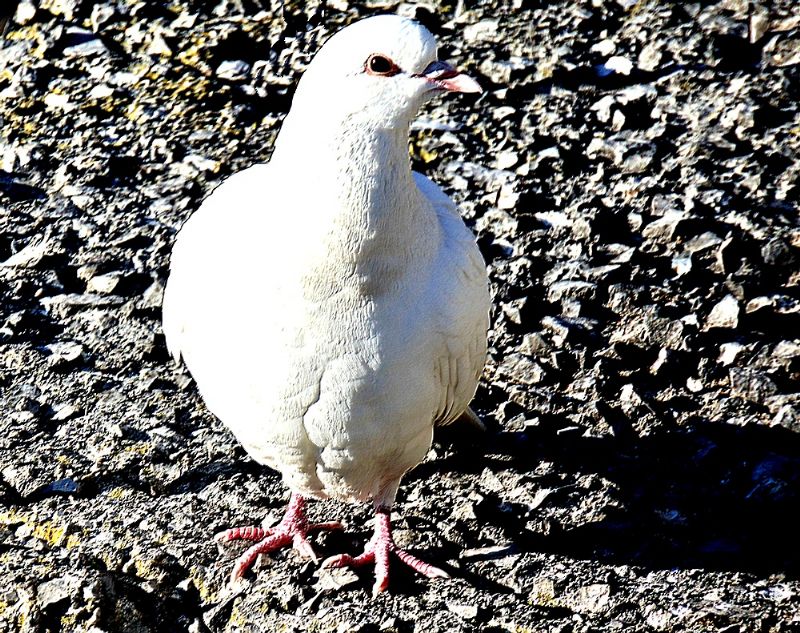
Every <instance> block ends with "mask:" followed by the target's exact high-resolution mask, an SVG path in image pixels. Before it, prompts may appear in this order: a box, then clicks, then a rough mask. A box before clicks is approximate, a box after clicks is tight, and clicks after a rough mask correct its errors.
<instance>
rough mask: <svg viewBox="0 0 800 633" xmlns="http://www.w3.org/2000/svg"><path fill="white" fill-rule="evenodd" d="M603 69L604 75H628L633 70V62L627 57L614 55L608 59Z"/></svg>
mask: <svg viewBox="0 0 800 633" xmlns="http://www.w3.org/2000/svg"><path fill="white" fill-rule="evenodd" d="M603 68H604V69H605V70H606V71H607V72H606V73H605V74H610V73H612V72H613V73H617V74H619V75H626V76H627V75H630V74H631V71H632V70H633V62H632V61H631V60H629V59H628V58H627V57H623V56H622V55H614V56H613V57H609V58H608V60H607V61H606V63H605V64H603Z"/></svg>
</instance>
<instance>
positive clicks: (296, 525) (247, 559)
mask: <svg viewBox="0 0 800 633" xmlns="http://www.w3.org/2000/svg"><path fill="white" fill-rule="evenodd" d="M343 527H344V526H343V525H342V524H341V523H339V522H338V521H330V522H328V523H309V522H308V519H307V518H306V501H305V499H303V497H301V496H300V495H298V494H296V493H294V492H293V493H292V498H291V499H290V500H289V505H288V506H287V507H286V513H285V514H284V515H283V519H282V520H281V522H280V523H278V525H276V526H274V527H271V528H262V527H256V526H252V525H251V526H247V527H237V528H231V529H230V530H225V531H224V532H220V533H219V534H217V535H215V536H214V540H215V541H217V542H218V543H227V542H228V541H235V540H240V539H243V540H246V541H258V543H256V544H255V545H253V546H252V547H249V548H248V549H247V550H246V551H245V552H244V554H242V555H241V556H240V557H239V558H238V560H237V561H236V564H235V565H234V566H233V571H232V572H231V584H233V583H235V582H236V581H237V580H238V579H239V578H241V577H242V576H244V573H245V572H246V571H247V569H248V568H249V567H250V566H251V565H252V564H253V563H254V562H255V560H256V558H258V556H259V554H266V553H267V552H273V551H275V550H276V549H279V548H281V547H285V546H286V545H289V544H290V543H291V544H292V546H293V547H294V549H296V550H297V551H298V552H299V553H300V555H301V556H302V557H303V558H310V559H311V560H313V561H314V562H315V563H316V562H317V561H318V559H317V555H316V554H315V553H314V549H313V548H312V547H311V543H309V542H308V539H307V538H306V537H307V536H308V533H309V532H310V531H311V530H341V529H342V528H343Z"/></svg>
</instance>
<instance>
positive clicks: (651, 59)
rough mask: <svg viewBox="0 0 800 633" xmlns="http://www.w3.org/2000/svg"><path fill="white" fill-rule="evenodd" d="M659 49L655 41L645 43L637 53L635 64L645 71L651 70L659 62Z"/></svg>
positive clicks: (656, 66)
mask: <svg viewBox="0 0 800 633" xmlns="http://www.w3.org/2000/svg"><path fill="white" fill-rule="evenodd" d="M661 57H662V54H661V49H660V48H659V45H658V44H657V43H655V42H651V43H650V44H647V45H646V46H645V47H644V48H643V49H642V50H641V52H640V53H639V58H638V59H637V61H636V65H637V66H638V67H639V68H641V69H642V70H643V71H645V72H653V71H654V70H656V69H657V68H658V67H659V65H660V63H661Z"/></svg>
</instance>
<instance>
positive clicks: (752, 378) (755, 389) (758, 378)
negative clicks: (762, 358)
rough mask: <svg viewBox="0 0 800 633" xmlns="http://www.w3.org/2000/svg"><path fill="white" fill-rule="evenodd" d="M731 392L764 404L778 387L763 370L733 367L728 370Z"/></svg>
mask: <svg viewBox="0 0 800 633" xmlns="http://www.w3.org/2000/svg"><path fill="white" fill-rule="evenodd" d="M728 377H729V379H730V383H731V393H732V394H733V395H734V396H738V397H740V398H744V399H745V400H750V401H751V402H755V403H756V404H764V403H765V402H766V400H767V398H769V397H770V396H772V395H773V394H775V392H776V391H777V390H778V388H777V387H776V386H775V383H774V382H772V379H771V378H770V377H769V376H768V375H767V374H765V373H764V372H762V371H758V370H755V369H745V368H740V367H731V368H730V369H729V370H728Z"/></svg>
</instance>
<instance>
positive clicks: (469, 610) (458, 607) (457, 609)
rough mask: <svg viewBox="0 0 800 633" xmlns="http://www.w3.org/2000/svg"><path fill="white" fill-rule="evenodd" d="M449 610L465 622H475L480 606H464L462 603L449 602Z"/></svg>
mask: <svg viewBox="0 0 800 633" xmlns="http://www.w3.org/2000/svg"><path fill="white" fill-rule="evenodd" d="M447 609H448V610H449V611H450V613H455V614H456V615H457V616H458V617H460V618H462V619H464V620H474V619H475V618H476V617H478V605H476V604H464V603H461V602H448V603H447Z"/></svg>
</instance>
